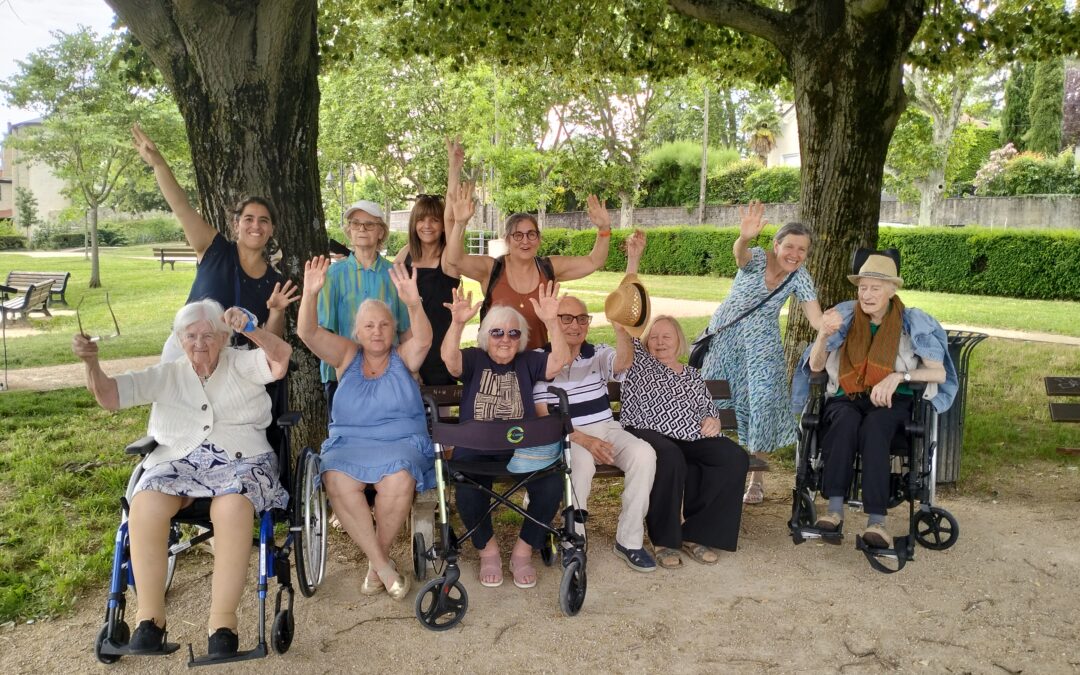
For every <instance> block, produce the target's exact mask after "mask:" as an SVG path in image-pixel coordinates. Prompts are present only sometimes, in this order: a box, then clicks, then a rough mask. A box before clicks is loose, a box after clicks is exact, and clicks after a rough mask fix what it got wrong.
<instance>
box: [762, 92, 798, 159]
mask: <svg viewBox="0 0 1080 675" xmlns="http://www.w3.org/2000/svg"><path fill="white" fill-rule="evenodd" d="M766 162H767V165H768V166H799V165H800V159H799V122H798V120H796V119H795V104H794V103H789V104H787V105H786V106H785V107H784V111H783V112H782V113H781V114H780V134H779V135H778V136H777V137H776V145H775V146H773V149H772V150H771V151H770V152H769V155H768V157H767V158H766Z"/></svg>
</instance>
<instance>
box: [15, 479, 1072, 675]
mask: <svg viewBox="0 0 1080 675" xmlns="http://www.w3.org/2000/svg"><path fill="white" fill-rule="evenodd" d="M791 484H792V476H791V475H790V474H789V473H786V472H783V471H777V472H774V473H773V474H771V475H770V476H769V479H768V481H767V486H766V487H767V492H768V495H767V496H768V499H767V500H766V502H765V504H763V505H762V506H755V507H747V508H746V510H745V515H744V518H743V529H742V537H741V540H740V548H739V551H738V552H737V553H732V554H724V555H723V556H722V558H721V561H720V563H719V564H718V565H715V566H711V567H706V566H702V565H697V564H695V563H693V562H692V561H689V560H688V561H687V563H686V566H685V567H684V568H683V569H680V570H658V571H657V572H655V573H652V574H639V573H635V572H632V571H630V570H628V569H627V568H626V567H625V565H624V564H623V563H622V562H621V561H620V560H618V559H617V558H615V556H614V555H613V554H612V553H611V550H610V549H611V544H612V538H613V534H614V527H615V517H616V515H617V509H618V503H617V499H616V498H614V497H613V495H614V494H615V493H616V492H617V488H616V487H615V486H614V485H612V484H608V485H604V484H600V483H598V484H597V486H596V487H595V488H594V495H597V496H599V497H600V500H599V501H598V503H594V505H593V506H594V510H595V511H596V516H597V517H596V518H595V522H593V523H592V526H591V528H590V557H589V564H588V572H589V575H588V578H589V587H588V596H587V598H586V600H585V605H584V607H583V609H582V611H581V613H580V614H579V615H578V616H577V617H573V618H568V617H565V616H563V615H562V614H561V612H560V611H559V605H558V583H559V572H558V568H557V567H556V568H544V567H542V566H540V565H539V564H538V569H539V577H540V579H539V583H538V584H537V586H536V588H534V589H531V590H519V589H517V588H515V587H514V586H513V585H512V584H511V583H510V577H509V574H508V573H507V581H506V583H504V584H503V586H502V587H501V588H497V589H487V588H483V587H482V586H480V584H479V583H478V582H477V581H476V577H475V570H476V556H475V552H473V551H472V550H471V549H467V553H466V554H465V558H464V561H463V564H462V567H463V581H464V583H465V587H466V589H467V591H468V593H469V610H468V613H467V614H466V616H465V618H464V620H463V622H462V623H461V624H460V625H459V626H458V627H456V628H454V629H452V630H450V631H448V632H446V633H431V632H428V631H427V630H425V629H424V628H423V627H422V626H421V625H420V624H419V623H418V622H417V620H416V619H415V618H414V615H413V600H414V598H415V593H410V596H409V598H408V599H407V600H406V601H404V602H401V603H398V602H394V601H392V600H391V599H389V598H388V597H387V596H386V595H380V596H375V597H373V598H372V597H364V596H361V595H360V593H359V584H360V579H361V574H362V570H363V569H364V564H363V561H362V558H361V556H360V554H359V553H358V552H357V549H356V548H355V547H354V546H353V545H352V544H351V543H350V542H348V541H347V540H345V539H343V538H342V537H341V536H340V535H336V536H335V537H334V538H333V539H332V540H331V552H330V565H329V567H328V572H327V579H326V581H325V582H324V584H323V586H322V587H321V588H320V589H319V591H318V593H317V594H316V595H315V597H314V598H311V599H306V598H303V597H301V596H299V594H297V598H296V605H295V609H296V638H295V641H294V642H293V645H292V649H291V650H290V651H289V652H288V653H287V654H285V655H283V656H282V655H276V654H272V655H271V656H270V657H268V658H267V659H264V660H261V661H251V662H247V663H243V664H233V665H231V666H228V667H227V671H226V670H224V669H222V670H223V672H230V673H231V672H259V673H271V674H272V673H283V674H284V673H288V674H294V673H322V672H327V673H329V672H398V671H406V670H410V671H414V672H435V671H439V672H511V671H528V672H532V671H541V672H570V671H572V670H573V671H577V672H627V671H631V670H633V671H639V672H662V673H697V672H723V673H751V672H753V673H759V672H768V673H788V672H814V673H831V672H845V673H847V672H851V673H876V672H883V671H890V672H894V671H895V672H927V673H943V672H949V673H1070V672H1080V591H1078V590H1077V589H1080V547H1078V546H1077V544H1076V541H1077V534H1078V531H1080V528H1078V524H1080V472H1078V471H1077V470H1076V467H1071V468H1061V467H1056V466H1050V465H1046V466H1045V467H1040V468H1036V470H1034V471H1032V472H1031V473H1028V474H1027V475H1023V476H1013V477H1011V478H1009V479H1008V480H1006V481H1004V482H1003V483H1002V484H1001V485H1000V486H999V489H998V490H997V493H996V495H995V496H994V498H993V499H991V498H980V497H974V496H962V495H955V494H949V493H947V492H943V493H941V494H939V498H938V503H939V504H940V505H941V506H944V507H945V508H947V509H949V510H950V511H951V512H952V513H953V514H954V515H955V516H956V517H957V519H958V520H959V522H960V528H961V532H960V537H959V539H958V543H957V545H956V546H955V547H953V548H951V549H949V550H947V551H943V552H934V551H927V550H924V549H918V550H917V552H916V559H915V560H914V561H912V562H910V563H909V564H908V566H907V567H906V568H905V569H904V570H903V571H901V572H899V573H897V574H894V575H884V574H880V573H878V572H875V571H873V570H872V569H870V567H869V566H868V565H867V563H866V561H865V559H864V558H863V556H862V555H861V554H860V553H858V552H857V551H856V550H855V549H854V543H853V541H854V540H853V537H852V536H851V535H850V534H849V536H848V538H847V539H845V541H844V543H843V545H842V546H828V545H824V544H819V543H814V542H808V543H804V544H802V545H800V546H794V545H792V542H791V539H790V537H789V536H788V534H787V530H786V527H785V523H786V521H787V518H788V516H789V511H790V496H789V495H790V486H791ZM605 495H606V496H605ZM903 520H904V519H903V518H902V517H898V516H897V515H896V512H895V511H894V515H892V516H891V517H890V521H889V522H890V529H891V530H893V531H894V533H895V532H897V531H898V530H900V529H902V528H903V527H904V525H903ZM848 523H849V525H848V531H849V532H852V531H855V530H856V529H857V528H858V527H861V525H862V524H863V519H862V516H861V515H859V514H854V513H849V518H848ZM502 529H503V531H502V532H501V533H500V539H501V541H502V543H503V545H504V550H507V547H508V546H509V544H510V542H511V541H512V537H513V536H514V534H513V531H512V530H511V529H509V528H507V527H503V528H502ZM398 558H399V560H400V561H401V562H402V563H406V561H407V559H408V558H407V554H406V552H405V548H404V541H403V540H402V543H401V551H400V555H399V556H398ZM211 562H212V559H211V556H210V555H209V554H207V553H205V552H193V553H189V554H186V557H185V558H184V559H182V560H181V565H180V569H179V571H178V575H177V579H176V581H175V583H174V585H173V587H172V590H171V591H170V595H169V600H168V602H169V611H170V619H169V622H170V623H169V628H170V638H171V639H172V640H174V641H177V642H180V643H182V644H184V645H185V646H184V649H183V650H182V651H181V652H177V653H175V654H172V655H171V656H165V657H142V658H136V657H125V658H123V659H121V660H120V662H118V663H116V664H114V665H112V666H104V665H101V664H99V663H97V661H96V660H95V658H94V655H93V646H92V645H93V640H94V637H95V635H96V633H97V631H98V629H99V627H100V625H101V617H102V614H103V610H104V605H105V595H106V589H105V585H104V583H103V584H102V587H101V588H100V589H97V590H95V591H93V592H88V593H86V594H84V595H83V596H82V597H81V598H80V600H79V602H78V605H77V609H76V611H75V612H74V614H72V615H71V616H68V617H63V618H59V619H54V620H51V621H44V622H38V623H36V624H34V625H19V626H16V627H10V626H9V627H7V628H4V629H0V672H2V673H5V674H6V673H35V672H55V673H72V672H106V671H110V672H114V673H133V672H139V673H158V672H179V671H182V670H185V669H186V651H187V650H186V644H187V643H188V642H194V643H195V648H196V653H199V652H201V651H204V650H205V648H206V646H205V645H206V641H205V635H206V633H205V624H204V623H203V622H204V621H205V611H206V606H207V602H208V596H209V574H210V569H211V568H210V565H211ZM253 574H254V568H253ZM274 587H275V586H273V585H272V588H274ZM416 587H417V585H416V584H415V583H414V590H415V588H416ZM129 607H131V605H129ZM254 608H255V597H254V593H253V592H252V590H251V586H249V590H248V592H247V594H246V595H245V598H244V601H243V602H242V604H241V611H242V617H241V625H242V630H241V646H242V647H243V648H247V647H250V646H252V645H253V644H254V636H255V628H254V626H255V616H256V612H255V610H254ZM129 616H130V615H129Z"/></svg>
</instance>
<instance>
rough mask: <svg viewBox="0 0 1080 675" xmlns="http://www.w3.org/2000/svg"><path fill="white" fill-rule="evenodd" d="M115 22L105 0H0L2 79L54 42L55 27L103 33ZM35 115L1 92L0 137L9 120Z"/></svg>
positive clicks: (10, 122)
mask: <svg viewBox="0 0 1080 675" xmlns="http://www.w3.org/2000/svg"><path fill="white" fill-rule="evenodd" d="M112 22H113V11H112V8H111V7H109V6H108V5H107V4H105V0H0V79H3V80H6V79H8V78H10V77H11V76H13V75H15V74H16V73H17V72H18V71H19V67H18V64H17V63H16V62H17V61H24V60H26V58H27V57H28V56H29V55H30V54H31V53H33V52H35V51H37V50H39V49H42V48H43V47H48V46H49V45H51V44H52V43H53V42H55V39H54V38H53V37H52V35H50V33H51V32H52V31H57V30H59V31H64V32H66V33H70V32H74V31H75V30H77V29H78V27H79V26H80V25H84V26H89V27H90V28H93V29H94V30H95V31H97V32H98V33H104V32H107V31H108V30H110V27H111V26H112ZM36 116H37V115H35V114H34V113H33V111H30V110H21V109H18V108H12V107H11V106H10V105H9V104H8V102H7V97H6V96H4V95H3V94H0V137H3V136H6V135H7V129H8V125H9V124H18V123H19V122H25V121H26V120H30V119H33V118H34V117H36Z"/></svg>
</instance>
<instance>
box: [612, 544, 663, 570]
mask: <svg viewBox="0 0 1080 675" xmlns="http://www.w3.org/2000/svg"><path fill="white" fill-rule="evenodd" d="M614 551H615V555H617V556H619V557H620V558H622V559H623V561H624V562H626V564H627V566H629V567H630V569H632V570H634V571H635V572H654V571H656V561H655V560H653V557H652V556H651V555H649V552H648V551H646V550H645V549H643V548H634V549H629V548H626V547H625V546H622V545H620V544H619V542H615V548H614Z"/></svg>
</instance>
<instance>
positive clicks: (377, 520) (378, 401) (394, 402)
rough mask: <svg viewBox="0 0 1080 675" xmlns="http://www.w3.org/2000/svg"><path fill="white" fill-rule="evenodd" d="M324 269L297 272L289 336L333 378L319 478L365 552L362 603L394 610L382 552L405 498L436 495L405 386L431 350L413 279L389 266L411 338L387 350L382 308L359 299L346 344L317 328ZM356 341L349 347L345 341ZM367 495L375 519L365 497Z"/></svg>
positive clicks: (413, 392) (394, 582) (401, 516)
mask: <svg viewBox="0 0 1080 675" xmlns="http://www.w3.org/2000/svg"><path fill="white" fill-rule="evenodd" d="M329 267H330V260H329V259H327V258H325V257H323V256H319V257H316V258H313V259H312V260H309V261H308V262H307V263H305V265H304V289H303V294H302V297H301V300H300V315H299V317H298V320H297V325H296V334H297V336H299V338H300V339H301V340H303V342H304V344H305V345H307V346H308V348H309V349H310V350H311V351H312V353H313V354H315V356H317V357H319V358H320V359H322V360H323V361H324V362H325V363H327V364H329V365H330V366H331V367H333V368H334V370H335V372H336V373H337V377H338V382H339V384H338V392H337V394H336V395H335V396H334V403H333V407H332V408H331V411H330V420H331V421H330V437H329V438H327V439H326V442H325V443H323V446H322V453H321V455H322V457H321V459H322V462H321V464H322V467H321V478H322V482H323V485H324V486H325V487H326V493H327V495H328V496H329V498H330V503H331V504H332V505H333V507H334V513H335V514H336V515H337V517H338V519H339V520H340V521H341V524H342V525H343V526H344V527H345V531H346V532H348V533H349V536H350V537H352V540H353V541H355V542H356V544H357V545H358V546H360V548H361V549H362V550H363V551H364V555H365V556H367V559H368V571H367V574H366V575H365V576H364V581H363V583H362V584H361V586H360V592H361V593H363V594H364V595H374V594H376V593H381V592H382V591H383V590H384V589H385V590H386V591H387V593H389V594H390V597H392V598H394V599H395V600H401V599H402V598H404V597H405V595H406V594H407V593H408V592H409V577H408V575H405V574H401V573H399V572H398V571H397V569H396V567H395V565H394V561H393V560H391V558H390V545H391V544H392V543H393V542H394V539H396V538H397V535H398V533H399V532H400V531H401V528H402V526H403V525H404V524H405V519H406V518H407V517H408V515H409V509H410V507H411V506H412V498H413V493H414V492H415V491H423V490H427V489H430V488H432V487H434V486H435V453H434V449H433V447H432V444H431V438H430V437H429V436H428V432H427V423H426V421H425V418H424V404H423V401H422V400H421V398H420V389H419V388H418V387H417V385H416V381H415V380H414V379H413V377H412V373H413V372H416V370H418V369H419V368H420V366H421V364H423V362H424V357H425V356H427V352H428V348H430V347H431V324H430V323H428V320H427V317H426V316H425V315H424V309H423V305H422V304H421V301H420V294H419V293H418V292H417V290H416V272H415V270H414V271H413V274H412V275H411V276H410V275H409V274H408V273H407V272H406V271H405V268H404V266H402V265H395V266H394V267H393V269H391V270H390V279H391V281H393V283H394V286H395V288H396V289H397V294H398V298H399V299H400V300H401V302H402V303H404V304H405V306H406V307H407V308H408V311H409V320H410V322H411V326H412V334H411V335H410V336H409V337H408V338H407V339H404V340H402V341H401V344H400V345H399V346H398V347H396V348H395V347H394V337H395V336H396V335H397V327H396V325H395V321H394V316H393V314H392V313H391V311H390V308H389V307H387V305H386V304H385V303H383V302H382V301H380V300H375V299H368V300H365V301H364V302H363V303H362V304H361V305H360V309H359V311H358V312H357V313H356V323H355V326H354V331H353V336H351V337H344V336H340V335H335V334H334V333H331V332H330V331H328V330H326V329H325V328H322V327H321V326H319V321H318V312H317V309H316V305H317V304H318V300H319V291H320V290H321V289H322V287H323V284H324V283H325V282H326V271H327V269H329ZM353 338H355V340H354V339H353ZM368 485H373V486H374V487H375V493H376V494H375V512H374V520H373V519H372V509H371V507H370V506H369V505H368V501H367V496H366V495H365V493H364V491H365V489H366V488H367V486H368Z"/></svg>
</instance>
